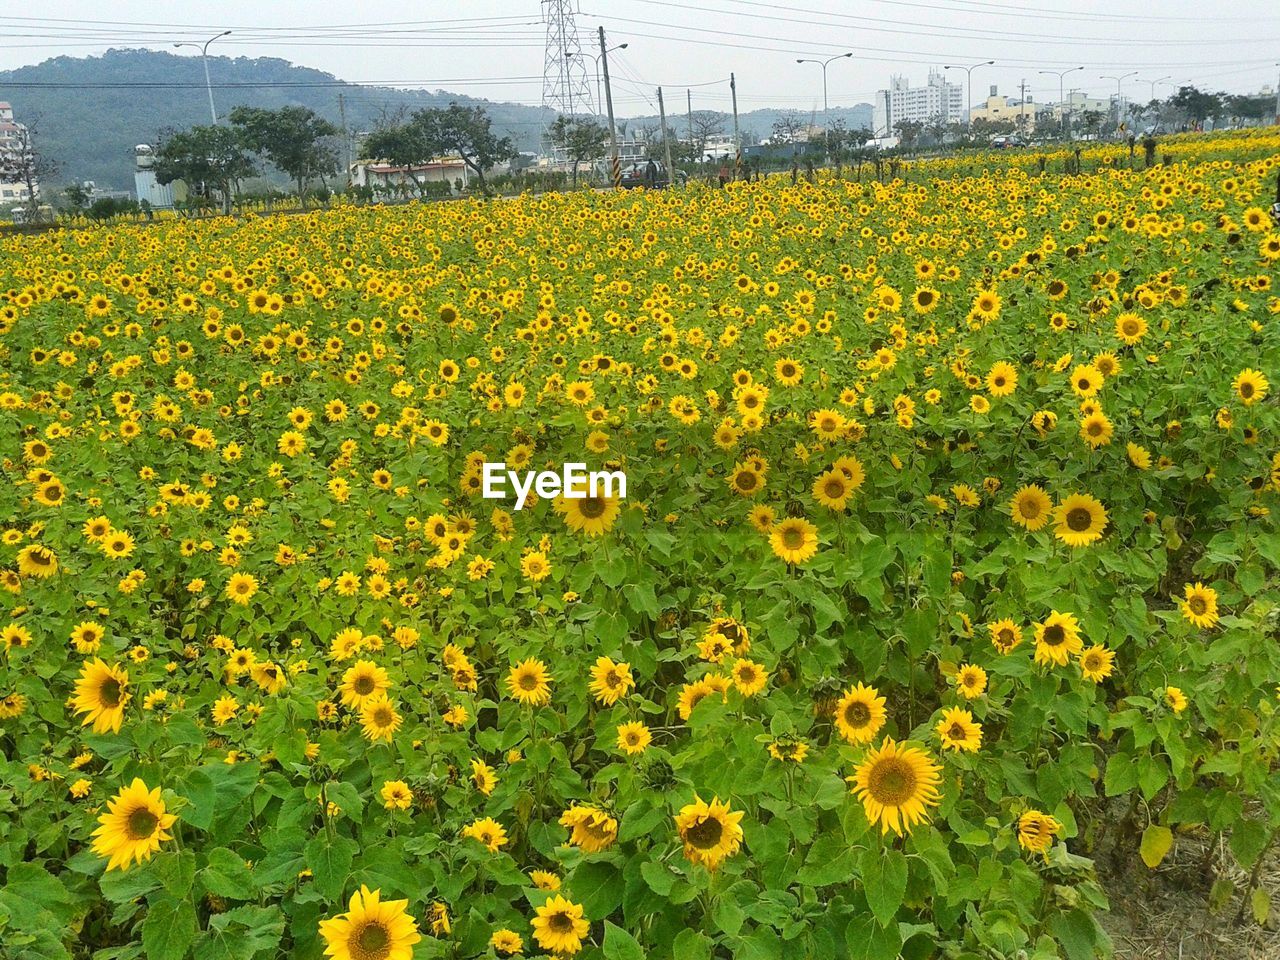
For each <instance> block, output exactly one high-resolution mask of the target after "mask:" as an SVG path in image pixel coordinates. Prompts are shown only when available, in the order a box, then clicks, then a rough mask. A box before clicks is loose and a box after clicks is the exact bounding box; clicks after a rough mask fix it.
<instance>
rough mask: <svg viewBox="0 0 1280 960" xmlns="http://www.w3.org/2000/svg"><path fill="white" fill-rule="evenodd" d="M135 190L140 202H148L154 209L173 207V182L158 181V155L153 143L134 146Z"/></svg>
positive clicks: (169, 208)
mask: <svg viewBox="0 0 1280 960" xmlns="http://www.w3.org/2000/svg"><path fill="white" fill-rule="evenodd" d="M133 158H134V160H133V164H134V165H133V190H134V193H136V194H137V195H138V203H139V204H142V203H146V204H147V206H149V207H150V208H151V209H152V210H172V209H173V200H174V197H173V193H174V191H173V187H174V185H173V184H171V183H164V184H162V183H157V182H156V172H155V170H153V169H152V167H153V166H155V162H156V155H155V151H154V150H152V149H151V145H150V144H147V143H140V144H138V145H137V146H136V147H134V148H133Z"/></svg>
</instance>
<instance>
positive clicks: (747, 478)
mask: <svg viewBox="0 0 1280 960" xmlns="http://www.w3.org/2000/svg"><path fill="white" fill-rule="evenodd" d="M755 485H756V475H755V474H754V473H752V472H751V471H750V470H744V471H743V472H742V473H740V474H738V489H739V490H753V489H755Z"/></svg>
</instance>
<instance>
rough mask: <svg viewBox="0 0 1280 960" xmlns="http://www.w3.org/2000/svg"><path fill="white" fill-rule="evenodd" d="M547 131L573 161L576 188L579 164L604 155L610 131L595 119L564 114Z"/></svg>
mask: <svg viewBox="0 0 1280 960" xmlns="http://www.w3.org/2000/svg"><path fill="white" fill-rule="evenodd" d="M547 133H548V135H549V136H550V137H551V142H552V143H554V144H555V145H556V146H557V147H559V148H560V149H561V150H563V151H564V152H565V153H566V154H567V155H568V157H569V159H570V160H572V161H573V186H574V187H575V188H576V187H577V186H578V165H579V164H580V163H582V162H583V161H588V162H589V161H591V160H597V159H599V158H600V157H603V156H604V145H605V141H606V140H608V139H609V131H608V130H606V129H605V128H604V126H603V125H602V124H599V123H597V122H596V121H595V120H591V119H587V118H583V117H566V116H563V115H561V116H559V117H556V120H555V123H553V124H551V128H550V129H549V130H548V131H547Z"/></svg>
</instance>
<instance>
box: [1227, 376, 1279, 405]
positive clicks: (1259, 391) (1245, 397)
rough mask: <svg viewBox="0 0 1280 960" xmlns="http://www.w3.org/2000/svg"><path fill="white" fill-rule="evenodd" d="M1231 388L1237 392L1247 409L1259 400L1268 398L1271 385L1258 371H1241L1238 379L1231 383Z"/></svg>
mask: <svg viewBox="0 0 1280 960" xmlns="http://www.w3.org/2000/svg"><path fill="white" fill-rule="evenodd" d="M1231 388H1232V389H1233V390H1235V392H1236V396H1237V397H1239V398H1240V402H1241V403H1243V404H1244V405H1245V406H1246V407H1250V406H1253V404H1255V403H1257V402H1258V401H1259V400H1262V399H1265V398H1266V396H1267V391H1268V390H1269V389H1270V388H1271V384H1270V383H1269V382H1268V381H1267V378H1266V377H1265V376H1263V375H1262V374H1261V373H1259V372H1258V371H1257V370H1241V371H1240V372H1239V373H1238V374H1236V378H1235V379H1234V380H1232V381H1231Z"/></svg>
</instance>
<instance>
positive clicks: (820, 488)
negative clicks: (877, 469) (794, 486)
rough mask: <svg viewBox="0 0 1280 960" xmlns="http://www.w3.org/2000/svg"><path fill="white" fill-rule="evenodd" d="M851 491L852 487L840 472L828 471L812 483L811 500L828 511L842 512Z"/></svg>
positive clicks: (851, 494) (845, 476)
mask: <svg viewBox="0 0 1280 960" xmlns="http://www.w3.org/2000/svg"><path fill="white" fill-rule="evenodd" d="M853 490H854V485H853V484H852V483H851V482H850V481H849V477H848V476H847V475H846V474H845V473H844V472H843V471H841V470H828V471H827V472H826V473H824V474H822V475H821V476H820V477H818V479H817V480H815V481H813V499H814V500H816V501H818V503H819V504H821V505H822V506H824V507H826V508H828V509H829V510H835V511H840V510H843V509H844V508H845V506H846V505H847V504H848V502H849V498H850V497H851V496H853Z"/></svg>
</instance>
